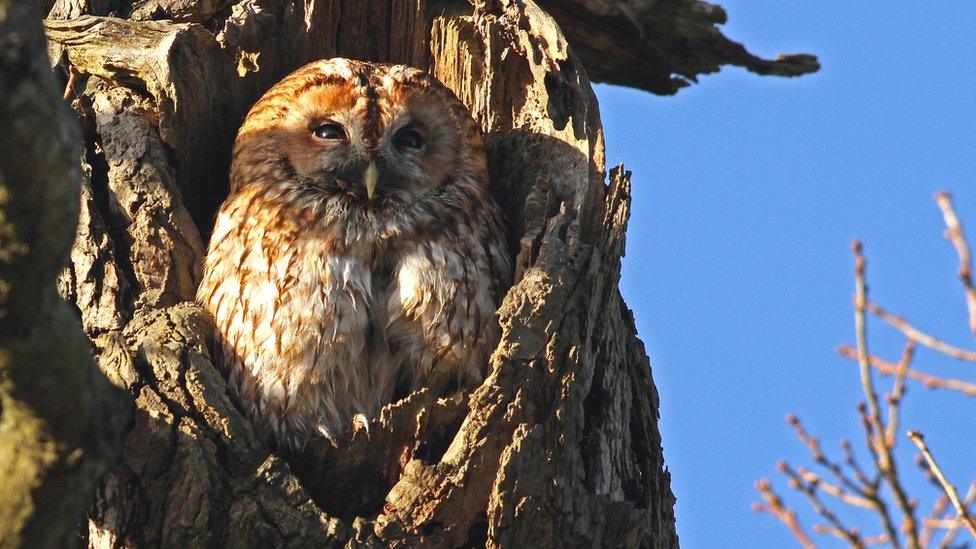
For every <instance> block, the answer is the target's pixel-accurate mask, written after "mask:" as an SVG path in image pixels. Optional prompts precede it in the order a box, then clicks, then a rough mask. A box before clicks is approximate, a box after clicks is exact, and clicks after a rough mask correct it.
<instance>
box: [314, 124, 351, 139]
mask: <svg viewBox="0 0 976 549" xmlns="http://www.w3.org/2000/svg"><path fill="white" fill-rule="evenodd" d="M312 133H313V134H315V137H318V138H319V139H345V138H346V130H344V129H342V126H340V125H339V124H336V123H335V122H327V123H325V124H322V125H321V126H319V127H317V128H315V129H314V130H312Z"/></svg>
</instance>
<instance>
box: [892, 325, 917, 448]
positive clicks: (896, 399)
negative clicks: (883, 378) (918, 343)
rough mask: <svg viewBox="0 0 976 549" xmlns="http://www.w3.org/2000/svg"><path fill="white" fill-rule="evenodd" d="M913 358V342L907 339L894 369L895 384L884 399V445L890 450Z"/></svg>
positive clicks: (893, 442) (896, 429) (893, 441)
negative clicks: (885, 409) (885, 428)
mask: <svg viewBox="0 0 976 549" xmlns="http://www.w3.org/2000/svg"><path fill="white" fill-rule="evenodd" d="M914 358H915V340H914V339H909V340H908V341H906V342H905V350H904V351H903V352H902V355H901V360H899V361H898V364H897V365H896V368H895V384H894V386H893V387H892V389H891V392H890V393H888V395H887V397H886V398H885V400H887V401H888V428H887V430H885V444H887V445H888V447H890V448H893V447H894V446H895V434H896V433H897V432H898V418H899V410H900V408H901V399H902V398H903V397H904V396H905V376H906V375H907V374H908V366H909V365H910V364H911V363H912V360H913V359H914Z"/></svg>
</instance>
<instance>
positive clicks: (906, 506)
mask: <svg viewBox="0 0 976 549" xmlns="http://www.w3.org/2000/svg"><path fill="white" fill-rule="evenodd" d="M851 247H852V248H853V250H854V282H855V292H856V293H855V295H854V329H855V334H856V340H857V361H858V364H859V365H860V369H861V388H862V389H863V390H864V396H865V397H866V398H867V404H868V412H869V413H868V416H867V418H868V421H869V422H870V424H871V427H872V429H871V430H872V431H873V432H874V437H873V438H874V439H875V440H876V446H877V453H878V457H879V459H878V461H877V465H878V470H879V472H881V474H882V476H883V477H884V479H885V481H886V482H887V484H888V488H889V489H890V490H891V493H892V494H893V495H894V496H895V502H896V503H897V504H898V507H899V508H900V509H901V511H902V514H903V515H904V527H903V528H902V530H903V531H904V532H905V536H906V538H907V542H908V547H909V549H918V523H917V522H916V520H915V512H914V508H913V505H912V503H911V502H910V501H909V500H908V496H907V495H906V494H905V490H904V488H903V487H902V485H901V480H900V479H899V478H898V470H897V466H896V464H895V459H894V457H893V456H892V452H891V450H892V447H891V446H889V445H888V444H887V443H886V441H885V440H884V436H885V431H886V429H885V426H884V422H883V421H882V419H881V411H880V407H879V405H878V394H877V392H876V391H875V389H874V381H873V379H872V376H871V360H870V354H869V353H868V338H867V322H866V318H865V316H866V315H865V310H866V309H867V306H868V297H867V293H868V290H867V283H866V282H865V276H864V271H865V267H866V264H867V262H866V260H865V259H864V254H863V252H862V246H861V242H860V241H859V240H855V241H854V243H853V244H852V246H851ZM885 531H886V533H887V534H888V537H889V538H890V539H891V543H892V546H894V547H898V543H897V536H896V534H895V532H893V531H889V524H887V523H886V524H885Z"/></svg>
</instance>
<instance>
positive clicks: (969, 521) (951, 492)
mask: <svg viewBox="0 0 976 549" xmlns="http://www.w3.org/2000/svg"><path fill="white" fill-rule="evenodd" d="M908 438H910V439H911V440H912V442H914V443H915V446H918V449H919V451H920V452H922V455H923V456H925V461H927V462H928V464H929V469H931V470H932V474H934V475H935V478H937V479H939V483H940V484H942V489H943V490H945V493H946V495H947V496H949V501H951V502H952V506H953V507H955V508H956V513H958V514H959V519H960V521H962V523H963V525H964V526H965V527H966V528H967V529H968V530H969V533H970V534H972V535H973V537H976V520H974V519H973V517H972V515H970V514H969V509H968V506H967V505H965V504H963V501H962V500H961V499H959V492H957V491H956V487H955V486H953V485H952V484H951V483H950V482H949V480H948V479H946V477H945V473H943V472H942V469H940V468H939V464H938V463H936V462H935V457H934V456H933V455H932V452H931V451H929V447H928V445H927V444H925V437H923V436H922V433H919V432H918V431H908Z"/></svg>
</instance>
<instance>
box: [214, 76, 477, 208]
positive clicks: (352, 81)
mask: <svg viewBox="0 0 976 549" xmlns="http://www.w3.org/2000/svg"><path fill="white" fill-rule="evenodd" d="M270 167H273V168H274V170H275V171H274V173H279V174H285V175H284V178H285V179H290V180H294V181H295V182H296V183H297V184H301V185H303V186H305V187H307V188H309V189H311V190H312V192H321V193H324V194H339V193H341V194H343V195H346V196H348V197H350V198H351V199H353V200H357V201H361V202H362V203H363V204H366V203H372V204H382V203H383V202H384V201H390V200H391V199H392V201H395V202H400V203H402V202H409V201H410V200H411V199H412V198H413V197H415V196H418V195H419V194H421V193H424V192H425V191H429V190H431V189H436V188H438V187H439V186H441V185H443V184H445V183H447V182H450V181H456V180H458V179H459V178H460V179H463V180H464V181H465V183H466V184H475V185H482V186H483V185H486V184H487V182H486V180H487V174H486V167H485V154H484V143H483V140H482V136H481V131H480V129H479V128H478V126H477V125H476V124H475V123H474V121H473V120H472V119H471V116H470V114H469V113H468V110H467V109H466V108H465V106H464V105H463V104H462V103H461V102H460V101H459V100H458V99H457V97H456V96H455V95H454V94H453V93H452V92H451V91H450V90H449V89H447V88H446V87H445V86H444V85H443V84H441V83H440V82H438V81H437V80H436V79H434V78H433V77H432V76H430V75H428V74H426V73H424V72H422V71H420V70H417V69H413V68H409V67H405V66H402V65H381V64H372V63H364V62H360V61H351V60H348V59H341V58H336V59H330V60H326V61H317V62H314V63H311V64H309V65H306V66H304V67H302V68H301V69H298V70H297V71H295V72H294V73H292V74H290V75H288V76H287V77H285V78H284V79H283V80H282V81H281V82H279V83H278V84H276V85H275V86H274V87H273V88H271V89H270V90H269V91H268V92H267V93H265V95H264V96H263V97H262V98H261V99H260V100H259V101H258V102H257V103H256V104H255V105H254V107H252V109H251V112H250V113H249V114H248V116H247V119H246V120H245V122H244V125H243V126H242V127H241V130H240V132H239V134H238V137H237V142H236V144H235V148H234V162H233V167H232V169H231V186H232V190H233V189H239V188H241V187H243V186H245V185H248V184H249V183H252V182H260V181H262V180H266V179H267V176H268V175H270V173H271V172H269V171H268V170H269V169H271V168H270Z"/></svg>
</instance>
